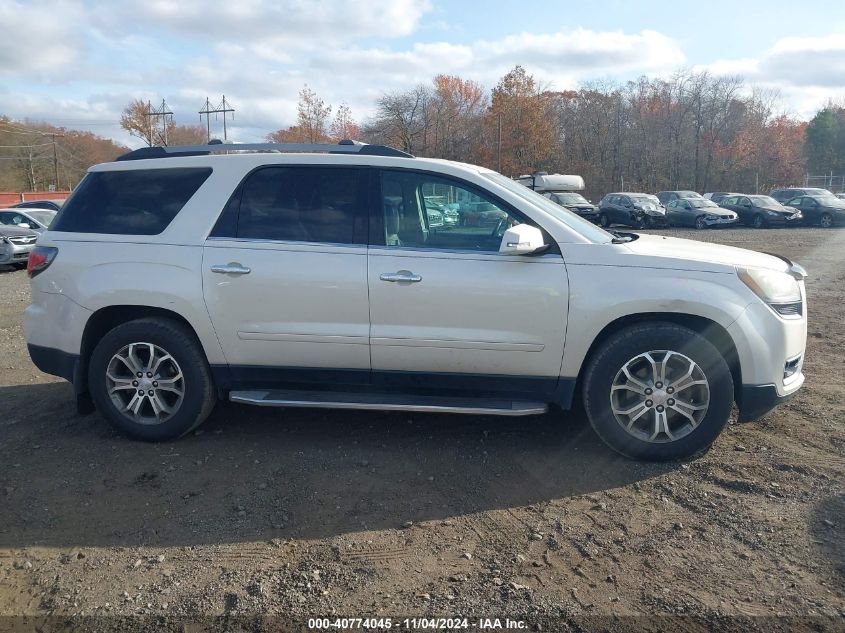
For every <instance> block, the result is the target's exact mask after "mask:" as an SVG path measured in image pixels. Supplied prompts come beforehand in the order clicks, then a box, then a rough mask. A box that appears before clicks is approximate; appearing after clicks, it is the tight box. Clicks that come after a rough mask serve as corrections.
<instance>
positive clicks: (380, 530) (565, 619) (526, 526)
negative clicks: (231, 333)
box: [0, 229, 845, 631]
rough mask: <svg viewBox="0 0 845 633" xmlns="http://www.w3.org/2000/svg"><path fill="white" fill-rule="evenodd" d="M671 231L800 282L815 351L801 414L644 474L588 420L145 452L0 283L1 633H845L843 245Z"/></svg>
mask: <svg viewBox="0 0 845 633" xmlns="http://www.w3.org/2000/svg"><path fill="white" fill-rule="evenodd" d="M663 233H666V234H672V235H680V236H684V237H692V238H695V239H703V240H707V241H713V242H719V243H724V244H731V245H737V246H743V247H747V248H753V249H757V250H762V251H769V252H775V253H778V254H782V255H786V256H788V257H790V258H794V259H796V260H797V261H799V262H800V263H802V264H804V265H805V267H806V268H807V269H808V270H809V271H810V275H811V277H810V279H809V280H808V283H807V292H808V296H809V302H810V308H809V312H810V327H809V331H810V338H809V343H808V351H807V360H806V364H805V372H806V374H807V383H806V386H805V387H804V388H803V389H802V391H801V392H800V394H799V395H798V396H797V397H796V398H795V399H793V400H792V401H790V402H789V403H787V404H785V405H784V406H782V407H780V408H779V409H778V410H776V411H775V412H773V413H771V414H769V415H768V416H766V417H765V418H763V419H762V420H759V421H757V422H754V423H750V424H743V425H737V424H731V425H730V426H729V427H728V428H727V429H726V430H725V432H724V434H723V435H722V436H721V437H720V438H719V440H718V441H717V442H716V444H715V446H714V447H713V448H712V449H711V450H710V451H709V452H708V453H707V454H706V455H704V456H703V457H700V458H698V459H696V460H694V461H691V462H688V463H673V464H659V465H658V464H647V463H636V462H631V461H627V460H625V459H623V458H621V457H619V456H617V455H616V454H614V453H612V452H611V451H610V450H608V449H606V448H605V447H604V446H603V445H602V444H601V443H600V442H599V441H598V440H597V439H596V438H595V437H594V435H593V433H592V431H591V430H590V427H589V424H588V423H587V422H586V421H585V420H584V417H583V415H582V414H579V413H568V414H565V415H562V414H560V413H555V414H549V415H546V416H542V417H535V418H517V419H507V418H503V419H499V418H494V417H471V416H447V415H420V414H414V415H408V414H397V413H372V412H360V413H358V412H352V413H350V412H330V411H325V412H320V411H314V410H293V409H291V410H284V411H283V410H266V409H253V408H248V407H242V406H233V405H221V406H219V407H218V408H217V409H216V410H215V412H214V413H213V414H212V416H211V418H210V419H209V421H208V422H207V423H206V424H205V425H204V426H203V427H202V428H201V429H200V430H198V431H197V432H196V433H195V434H193V435H192V436H190V437H188V438H185V439H182V440H180V441H177V442H171V443H165V444H157V445H152V444H142V443H138V442H134V441H131V440H128V439H126V438H124V437H122V436H120V435H118V434H116V433H115V432H114V431H113V430H112V429H111V427H110V426H108V424H107V423H106V422H105V421H104V420H102V419H101V418H100V417H99V416H97V415H96V414H95V415H88V416H84V417H80V416H77V415H76V414H75V413H74V410H73V406H72V399H71V391H70V387H69V386H68V385H67V384H66V383H63V382H61V381H59V380H57V379H54V378H53V377H50V376H47V375H44V374H42V373H40V372H39V371H38V370H37V369H36V368H35V367H34V366H33V365H32V364H31V362H30V360H29V357H28V355H27V353H26V346H25V344H24V340H23V333H22V330H21V316H22V312H23V309H24V307H25V306H26V305H27V303H28V301H29V284H28V280H27V278H26V274H25V272H21V271H12V270H11V269H2V268H0V615H2V616H16V617H3V618H0V631H3V630H5V629H4V627H6V628H10V629H13V630H17V629H19V628H23V629H26V630H51V629H62V628H63V630H79V629H91V630H95V629H98V630H129V629H148V630H156V629H159V628H167V627H170V628H173V630H191V631H193V630H203V629H205V628H215V629H219V630H265V629H266V630H271V629H272V630H281V629H288V628H290V629H304V628H306V626H307V618H309V617H336V616H341V615H342V616H355V617H375V618H384V617H393V618H394V628H397V618H400V619H401V618H405V617H414V616H415V617H421V616H466V617H468V618H469V623H470V629H471V630H476V629H477V624H478V619H479V618H481V617H490V618H494V617H500V618H504V617H509V618H511V619H512V620H522V621H524V622H525V623H526V627H527V628H529V629H535V630H538V629H542V630H592V629H597V628H598V629H604V630H625V629H644V628H648V629H650V630H658V629H660V630H678V631H688V630H702V631H704V630H708V631H713V630H717V631H719V630H738V629H740V628H742V629H747V628H755V627H756V628H758V629H759V630H784V631H786V630H795V629H799V628H806V629H808V630H810V629H811V628H812V630H843V628H845V627H843V616H845V582H843V581H845V477H843V474H845V458H843V451H844V450H845V415H843V411H845V397H843V395H845V394H843V392H844V391H845V381H843V379H842V375H843V371H845V355H843V353H842V350H843V345H845V324H843V309H842V298H843V296H845V231H838V230H832V231H824V230H821V229H794V230H762V231H754V230H744V229H735V230H724V231H718V232H717V231H712V232H695V231H682V230H671V231H664V232H663ZM23 616H25V617H23ZM683 616H693V617H691V618H690V617H683ZM382 624H384V623H382ZM416 624H417V626H416V628H422V624H421V623H416ZM494 624H495V623H494ZM413 625H414V623H413V622H412V623H408V626H405V625H404V624H400V625H399V627H398V628H402V629H408V628H415V627H414V626H413ZM504 626H505V623H504V621H502V627H504ZM182 627H184V629H183V628H182ZM192 627H194V628H192Z"/></svg>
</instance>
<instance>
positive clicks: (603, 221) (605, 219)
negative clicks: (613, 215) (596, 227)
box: [599, 213, 610, 228]
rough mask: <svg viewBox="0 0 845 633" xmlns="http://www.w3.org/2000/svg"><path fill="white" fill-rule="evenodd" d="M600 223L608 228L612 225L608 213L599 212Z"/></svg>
mask: <svg viewBox="0 0 845 633" xmlns="http://www.w3.org/2000/svg"><path fill="white" fill-rule="evenodd" d="M599 224H600V225H601V226H603V227H604V228H608V227H609V226H610V218H608V217H607V213H601V214H599Z"/></svg>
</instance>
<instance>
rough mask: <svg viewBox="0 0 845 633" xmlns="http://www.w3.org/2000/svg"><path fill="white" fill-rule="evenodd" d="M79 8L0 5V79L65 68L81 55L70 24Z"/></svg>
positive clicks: (70, 5)
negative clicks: (0, 26) (0, 31)
mask: <svg viewBox="0 0 845 633" xmlns="http://www.w3.org/2000/svg"><path fill="white" fill-rule="evenodd" d="M77 12H78V6H77V5H76V4H73V3H70V2H57V3H55V4H52V5H50V6H45V5H43V4H40V3H26V4H23V3H20V2H14V1H13V0H11V1H10V0H4V1H2V2H0V25H2V28H3V36H2V37H0V77H1V76H4V75H5V76H14V75H20V74H24V73H41V72H43V71H51V72H52V71H54V70H55V69H60V68H65V67H66V66H68V65H69V64H71V63H73V61H74V60H75V59H77V58H78V57H79V56H80V54H81V52H82V45H81V43H80V39H79V38H78V37H74V33H73V28H72V24H73V22H74V15H75V14H76V13H77Z"/></svg>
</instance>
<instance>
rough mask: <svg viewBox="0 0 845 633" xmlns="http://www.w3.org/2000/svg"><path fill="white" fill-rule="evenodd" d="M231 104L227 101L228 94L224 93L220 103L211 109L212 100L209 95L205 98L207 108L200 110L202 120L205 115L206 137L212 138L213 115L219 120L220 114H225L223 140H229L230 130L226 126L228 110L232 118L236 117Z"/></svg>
mask: <svg viewBox="0 0 845 633" xmlns="http://www.w3.org/2000/svg"><path fill="white" fill-rule="evenodd" d="M230 106H231V104H230V103H227V102H226V95H223V101H222V102H220V103H218V104H217V106H215V108H214V109H213V110H212V109H211V102H210V101H209V100H208V97H206V98H205V109H203V110H200V111H199V115H200V121H202V115H203V114H204V115H205V130H206V139H207V140H208V141H210V140H211V115H212V114H213V115H214V120H215V121H216V120H217V115H218V114H223V140H224V141H225V140H228V131H227V128H226V114H227V113H228V112H231V113H232V120H234V118H235V109H234V108H232V107H230Z"/></svg>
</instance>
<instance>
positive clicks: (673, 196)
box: [654, 191, 701, 207]
mask: <svg viewBox="0 0 845 633" xmlns="http://www.w3.org/2000/svg"><path fill="white" fill-rule="evenodd" d="M654 195H656V196H657V199H658V200H660V204H662V205H663V206H664V207H665V206H666V205H667V204H669V203H670V202H672V200H680V199H681V198H701V194H700V193H698V192H696V191H658V192H657V193H656V194H654Z"/></svg>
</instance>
